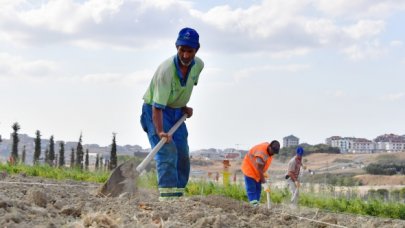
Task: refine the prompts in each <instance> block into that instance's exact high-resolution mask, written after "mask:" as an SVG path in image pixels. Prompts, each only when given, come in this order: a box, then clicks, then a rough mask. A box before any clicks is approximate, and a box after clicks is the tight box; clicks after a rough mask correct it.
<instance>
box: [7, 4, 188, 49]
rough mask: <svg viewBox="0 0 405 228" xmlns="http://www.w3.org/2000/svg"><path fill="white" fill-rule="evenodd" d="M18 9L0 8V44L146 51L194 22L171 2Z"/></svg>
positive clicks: (180, 6) (183, 6) (11, 6)
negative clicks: (76, 46) (7, 42)
mask: <svg viewBox="0 0 405 228" xmlns="http://www.w3.org/2000/svg"><path fill="white" fill-rule="evenodd" d="M22 4H23V3H21V4H15V3H14V4H11V3H9V5H6V7H4V10H2V9H0V31H1V32H0V39H3V40H7V41H9V42H13V43H14V44H15V45H23V46H27V45H32V46H37V45H39V44H40V45H49V44H52V43H56V42H59V43H69V44H73V45H76V44H79V45H81V46H83V43H86V45H88V46H90V47H92V48H94V47H98V48H99V47H109V46H112V47H126V48H133V49H137V48H145V47H146V48H148V47H151V46H153V45H151V44H154V45H155V46H156V44H158V43H161V42H159V41H162V40H163V41H167V39H168V36H170V39H171V40H172V39H173V35H175V34H173V30H178V28H179V27H180V26H182V25H184V24H185V23H189V22H191V20H190V19H192V18H190V15H189V10H188V8H187V7H188V5H190V4H186V3H184V2H182V1H174V0H171V1H159V0H156V1H130V0H109V1H98V0H89V1H85V2H77V1H74V0H55V1H46V2H45V3H43V4H37V5H33V6H31V7H22ZM5 9H7V10H5ZM157 15H158V16H157ZM183 17H184V18H186V19H187V20H182V19H181V18H183ZM92 42H94V44H92ZM165 45H166V44H165Z"/></svg>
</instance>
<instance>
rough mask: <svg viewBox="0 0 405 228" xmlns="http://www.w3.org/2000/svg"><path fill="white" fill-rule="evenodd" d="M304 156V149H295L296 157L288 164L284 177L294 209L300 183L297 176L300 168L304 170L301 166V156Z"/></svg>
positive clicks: (296, 203)
mask: <svg viewBox="0 0 405 228" xmlns="http://www.w3.org/2000/svg"><path fill="white" fill-rule="evenodd" d="M303 155H304V149H303V148H302V147H300V146H299V147H297V150H296V155H295V156H294V157H293V158H291V160H290V161H289V162H288V171H287V175H286V179H287V183H288V186H289V188H290V191H291V195H292V196H291V204H292V205H293V206H294V207H295V206H297V205H298V197H299V188H300V187H301V183H300V181H299V175H300V170H301V166H302V167H303V168H304V169H306V167H305V166H304V165H303V164H302V156H303Z"/></svg>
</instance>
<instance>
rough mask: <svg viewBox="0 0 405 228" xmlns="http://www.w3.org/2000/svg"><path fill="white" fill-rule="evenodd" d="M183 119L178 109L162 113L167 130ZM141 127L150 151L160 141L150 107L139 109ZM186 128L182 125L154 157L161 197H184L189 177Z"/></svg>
mask: <svg viewBox="0 0 405 228" xmlns="http://www.w3.org/2000/svg"><path fill="white" fill-rule="evenodd" d="M182 116H183V112H182V110H181V109H180V108H176V109H174V108H169V107H166V108H165V109H163V129H164V131H165V132H168V131H169V130H170V128H171V127H172V126H173V125H174V124H175V123H176V122H177V121H178V120H179V119H180V118H181V117H182ZM141 125H142V128H143V130H144V131H145V132H146V133H147V134H148V139H149V143H150V144H151V147H152V148H153V147H155V145H156V144H158V142H159V141H160V138H159V136H158V135H157V134H156V131H155V127H154V125H153V122H152V106H151V105H148V104H144V105H143V107H142V115H141ZM187 136H188V132H187V127H186V124H185V123H183V124H182V125H181V126H180V127H179V128H178V129H177V131H176V132H175V133H174V134H173V136H172V141H171V142H170V143H166V144H165V145H164V146H163V147H162V148H161V149H160V150H159V151H158V152H157V154H156V155H155V161H156V169H157V175H158V185H159V192H160V197H161V198H162V197H167V198H171V197H178V196H182V195H183V193H184V188H185V187H186V185H187V182H188V179H189V175H190V158H189V147H188V142H187Z"/></svg>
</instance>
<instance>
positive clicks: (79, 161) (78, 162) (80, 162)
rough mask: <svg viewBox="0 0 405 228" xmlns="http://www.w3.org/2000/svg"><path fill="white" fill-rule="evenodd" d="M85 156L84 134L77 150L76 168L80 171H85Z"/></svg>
mask: <svg viewBox="0 0 405 228" xmlns="http://www.w3.org/2000/svg"><path fill="white" fill-rule="evenodd" d="M83 155H84V152H83V145H82V134H80V137H79V142H78V143H77V148H76V166H77V167H78V168H80V169H83Z"/></svg>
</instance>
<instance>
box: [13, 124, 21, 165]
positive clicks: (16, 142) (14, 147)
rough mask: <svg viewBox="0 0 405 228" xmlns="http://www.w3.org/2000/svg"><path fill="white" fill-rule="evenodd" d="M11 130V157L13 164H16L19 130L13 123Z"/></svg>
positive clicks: (17, 125) (18, 126)
mask: <svg viewBox="0 0 405 228" xmlns="http://www.w3.org/2000/svg"><path fill="white" fill-rule="evenodd" d="M11 128H13V131H14V132H13V134H12V138H13V144H12V149H11V157H12V159H13V161H14V162H17V159H18V143H19V142H20V139H19V138H18V131H19V130H20V128H21V127H20V125H19V124H18V123H17V122H16V123H14V124H13V125H12V126H11Z"/></svg>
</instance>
